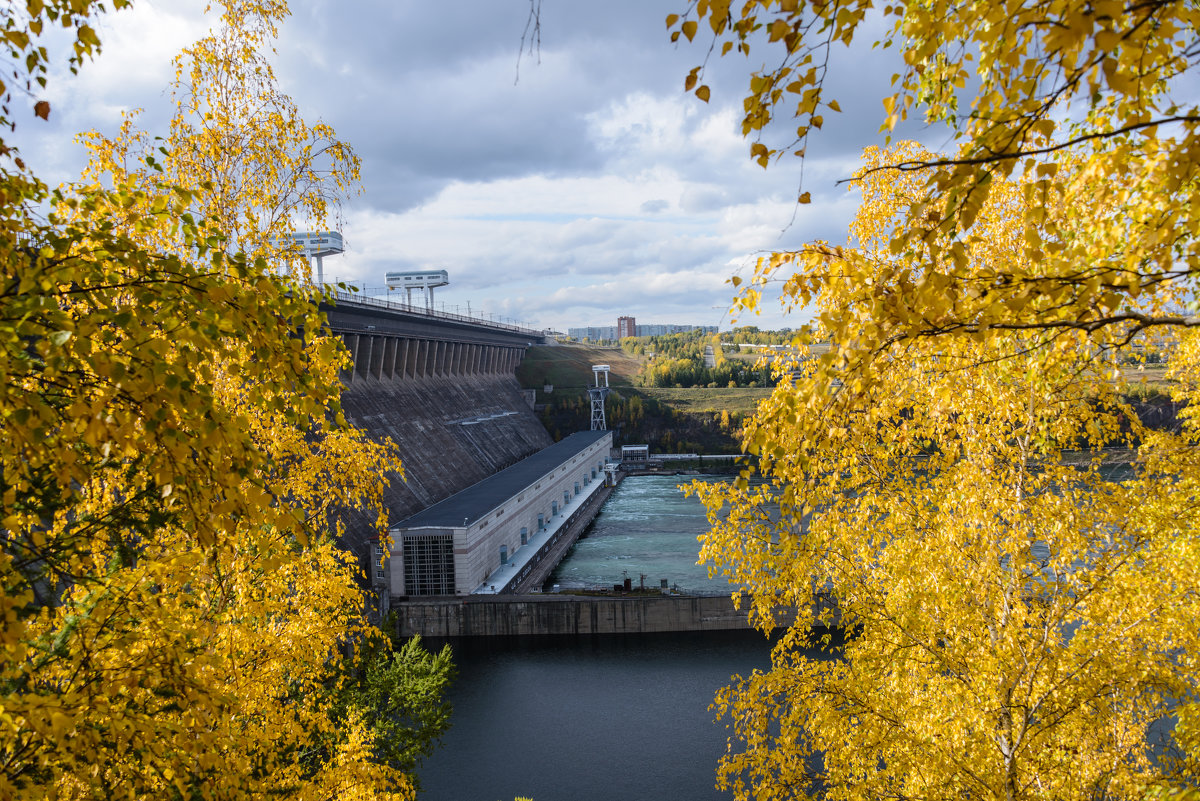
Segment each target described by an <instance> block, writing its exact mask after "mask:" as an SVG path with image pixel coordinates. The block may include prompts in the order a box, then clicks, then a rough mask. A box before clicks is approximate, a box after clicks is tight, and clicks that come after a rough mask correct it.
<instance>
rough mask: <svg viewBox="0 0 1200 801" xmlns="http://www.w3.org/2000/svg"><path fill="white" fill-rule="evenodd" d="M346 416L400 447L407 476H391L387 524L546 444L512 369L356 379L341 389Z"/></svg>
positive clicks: (373, 434) (546, 441) (547, 443)
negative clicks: (464, 373)
mask: <svg viewBox="0 0 1200 801" xmlns="http://www.w3.org/2000/svg"><path fill="white" fill-rule="evenodd" d="M342 409H343V412H344V413H345V415H346V419H347V420H348V421H349V422H350V423H351V424H353V425H354V426H356V427H358V428H361V429H363V430H364V431H366V432H367V433H368V434H369V435H370V436H371V437H372V438H374V439H383V438H387V439H390V440H391V441H393V442H395V443H396V445H397V446H398V447H399V449H400V454H401V459H402V461H403V464H404V471H405V474H406V479H405V480H400V479H399V477H397V476H392V477H391V478H392V481H391V486H390V487H389V488H388V490H387V493H386V503H387V507H388V511H389V514H390V516H391V519H392V520H393V521H398V520H402V519H403V518H406V517H408V516H409V515H412V514H415V513H416V512H419V511H420V510H422V509H424V508H426V507H427V506H430V505H432V504H434V503H437V502H438V501H440V500H443V499H445V498H448V497H450V496H451V495H453V494H454V493H456V492H458V491H459V490H461V489H464V488H466V487H469V486H471V485H472V484H474V483H476V482H478V481H482V480H483V479H485V478H487V477H488V476H490V475H492V474H493V473H496V472H498V471H500V470H502V469H504V468H505V467H508V466H509V465H511V464H514V463H515V462H517V461H519V460H521V459H523V458H525V457H526V456H528V455H529V454H531V453H533V452H535V451H537V450H539V449H541V448H544V447H546V446H548V445H550V444H552V440H551V438H550V435H549V434H548V433H546V429H545V428H544V427H543V426H542V424H541V421H539V420H538V419H537V416H536V415H534V413H533V410H532V409H531V408H530V407H529V404H528V403H527V401H526V399H525V396H524V395H523V394H522V392H521V389H520V387H519V386H518V384H517V380H516V378H515V377H514V376H513V375H512V374H511V373H509V374H497V373H492V374H475V375H430V376H420V377H415V378H412V377H406V378H403V379H401V378H383V379H376V378H373V377H372V378H359V379H357V380H355V381H354V382H352V383H350V384H348V385H347V386H346V387H345V389H344V391H343V392H342Z"/></svg>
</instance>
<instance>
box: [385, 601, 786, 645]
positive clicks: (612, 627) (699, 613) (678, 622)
mask: <svg viewBox="0 0 1200 801" xmlns="http://www.w3.org/2000/svg"><path fill="white" fill-rule="evenodd" d="M392 611H393V612H394V613H395V615H396V626H397V631H398V633H399V634H400V635H401V636H403V637H410V636H412V635H414V634H420V635H421V636H423V637H490V636H511V635H518V634H519V635H530V634H553V635H562V634H651V633H656V632H668V631H717V630H730V629H749V628H750V626H749V625H748V624H747V622H746V611H745V607H744V605H743V608H742V609H740V610H739V609H734V607H733V601H732V600H731V599H730V598H728V597H725V596H722V597H678V596H666V595H664V596H630V597H612V598H605V597H587V596H571V595H523V596H507V597H505V598H504V599H495V600H492V599H489V600H476V599H474V598H469V599H461V598H444V599H422V600H420V601H401V602H399V603H394V604H393V605H392ZM795 617H796V615H795V610H790V611H787V612H784V613H782V614H780V615H779V616H778V617H777V620H776V623H777V625H779V626H788V625H791V623H792V622H793V621H794V620H795Z"/></svg>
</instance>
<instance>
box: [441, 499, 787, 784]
mask: <svg viewBox="0 0 1200 801" xmlns="http://www.w3.org/2000/svg"><path fill="white" fill-rule="evenodd" d="M689 480H691V479H690V478H682V477H677V476H644V477H642V476H639V477H634V478H628V479H626V480H625V481H623V482H622V483H621V486H620V487H618V488H617V490H616V491H615V492H614V493H613V495H612V497H611V498H609V500H608V502H607V503H606V504H605V506H604V508H603V510H601V512H600V514H599V515H597V517H596V519H595V521H593V523H592V525H591V526H590V527H589V529H588V530H587V532H586V533H585V535H584V536H583V538H581V539H580V541H579V542H578V543H577V544H576V545H575V547H574V549H573V550H572V552H571V553H570V554H568V556H567V558H566V559H565V560H564V561H563V563H562V565H560V566H559V568H558V569H557V570H556V571H555V573H554V575H553V576H552V577H551V579H550V581H549V582H547V583H548V584H555V583H557V584H560V585H561V586H563V587H581V586H589V585H601V586H603V585H610V586H611V585H612V584H614V583H620V582H621V581H622V580H623V579H624V578H625V577H629V578H631V579H632V580H633V583H634V585H635V586H637V585H638V584H639V583H641V581H642V579H641V577H642V576H643V575H644V576H645V582H646V584H647V586H655V587H657V586H659V582H660V581H661V580H662V579H667V581H668V583H669V584H670V585H672V586H678V587H679V588H680V589H682V590H686V591H689V592H694V593H707V594H719V593H726V592H728V589H727V587H726V585H725V584H724V583H723V582H722V581H721V580H713V579H709V578H708V576H707V571H706V569H705V568H703V567H699V566H697V565H696V555H697V552H698V550H699V545H698V543H697V541H696V537H697V536H698V535H699V534H701V533H702V532H703V531H705V529H706V528H707V521H706V519H705V516H704V508H703V507H702V506H701V505H700V503H699V501H697V500H696V499H695V498H685V497H684V496H683V494H682V493H681V492H679V491H678V490H677V489H676V486H677V485H678V484H680V483H681V482H683V481H689ZM705 480H724V479H723V478H715V477H705ZM453 647H454V652H455V662H456V664H457V666H458V669H459V676H458V680H457V681H456V682H455V685H454V687H453V689H452V690H451V692H450V700H451V702H452V703H453V704H454V714H453V716H452V718H451V720H452V728H451V730H450V732H449V733H448V734H447V736H446V737H445V738H444V739H443V746H444V747H443V748H442V749H441V750H439V751H438V752H437V753H435V754H434V755H433V757H431V758H430V759H428V760H426V762H425V764H424V766H423V767H422V769H421V770H420V776H421V781H422V784H423V791H422V794H421V798H422V799H426V800H427V801H512V799H513V798H515V797H516V796H517V795H525V796H529V797H531V798H533V799H534V801H612V799H643V798H645V799H649V798H678V799H689V801H707V800H708V799H712V800H713V801H719V800H723V799H729V798H731V797H732V796H731V795H730V794H728V793H720V792H718V791H717V790H716V788H715V781H716V779H715V770H716V765H717V760H718V759H719V758H720V756H721V755H722V754H723V753H725V749H726V738H727V736H728V731H727V730H726V728H725V721H722V722H715V721H714V719H713V713H712V712H711V711H710V710H709V705H710V704H711V703H712V700H713V696H714V694H715V693H716V691H717V690H718V689H719V688H720V687H722V686H724V685H725V684H728V683H729V680H730V677H731V676H733V675H734V674H747V673H749V672H751V671H753V670H754V669H756V668H759V669H765V668H767V667H768V666H769V664H770V644H769V642H768V641H767V639H766V638H765V637H763V636H762V635H761V634H758V633H756V632H706V633H695V634H666V635H661V634H660V635H641V636H606V637H581V638H574V637H570V638H520V639H518V638H503V639H500V638H487V639H483V638H481V639H476V640H469V641H459V642H456V643H453Z"/></svg>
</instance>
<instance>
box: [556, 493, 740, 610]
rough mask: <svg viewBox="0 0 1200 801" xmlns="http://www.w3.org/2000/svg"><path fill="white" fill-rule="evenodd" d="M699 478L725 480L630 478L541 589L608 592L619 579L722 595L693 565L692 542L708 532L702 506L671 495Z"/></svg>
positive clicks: (717, 582) (695, 550)
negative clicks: (600, 590)
mask: <svg viewBox="0 0 1200 801" xmlns="http://www.w3.org/2000/svg"><path fill="white" fill-rule="evenodd" d="M697 478H699V479H700V480H702V481H708V482H713V481H728V480H729V478H728V477H726V476H633V477H631V478H627V479H625V480H624V481H622V482H621V485H620V486H619V487H617V489H616V491H615V492H613V494H612V497H610V498H609V499H608V501H607V502H606V503H605V504H604V508H603V509H602V510H601V511H600V514H598V515H597V516H596V519H595V520H593V521H592V524H591V526H589V527H588V529H587V531H585V532H584V533H583V536H582V537H580V539H579V541H578V542H576V543H575V546H574V547H573V548H572V549H571V551H570V552H569V553H568V554H567V556H566V558H565V559H564V560H563V561H562V563H561V564H560V565H559V566H558V567H557V568H556V569H555V571H554V573H552V574H551V576H550V579H549V580H548V581H547V582H546V589H547V590H549V589H551V588H552V587H553V585H555V584H558V585H559V586H560V587H561V588H562V589H579V588H585V587H608V588H610V589H611V587H612V585H613V584H620V583H622V582H623V581H624V579H625V578H629V579H631V580H632V581H633V586H634V587H637V586H639V585H640V584H641V583H642V581H643V576H644V577H645V578H644V581H645V585H646V586H647V587H655V588H657V587H659V586H660V581H661V580H662V579H666V580H667V583H668V586H670V587H678V588H679V590H680V591H682V592H685V593H691V594H696V595H728V594H729V592H730V589H731V588H730V586H729V584H728V583H727V582H726V581H725V580H724V579H722V578H716V579H710V578H709V577H708V568H707V567H702V566H700V565H697V564H696V560H697V559H698V557H699V553H700V543H699V542H698V541H697V539H696V538H697V537H698V536H700V535H701V534H703V533H704V532H705V531H707V530H708V520H707V518H706V517H705V514H704V506H703V505H702V504H701V503H700V501H699V500H697V499H696V498H688V497H685V496H684V494H683V493H682V492H681V491H679V490H678V489H676V488H677V487H678V486H679V485H680V484H684V483H690V482H691V481H693V480H694V479H697Z"/></svg>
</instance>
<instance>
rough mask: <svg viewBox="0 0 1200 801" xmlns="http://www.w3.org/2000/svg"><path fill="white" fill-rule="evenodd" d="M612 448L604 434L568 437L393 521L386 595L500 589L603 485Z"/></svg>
mask: <svg viewBox="0 0 1200 801" xmlns="http://www.w3.org/2000/svg"><path fill="white" fill-rule="evenodd" d="M611 447H612V432H611V431H581V432H578V433H575V434H572V435H570V436H569V437H567V438H566V439H563V440H562V441H561V442H557V443H555V444H554V445H551V446H550V447H548V448H544V449H542V450H541V451H539V452H538V453H535V454H534V455H532V456H530V457H528V458H526V459H523V460H522V461H520V462H518V463H516V464H514V465H512V466H511V467H508V468H506V469H504V470H501V471H500V472H499V473H497V474H495V475H494V476H490V477H489V478H486V479H484V480H483V481H481V482H479V483H478V484H475V485H473V486H471V487H468V488H467V489H465V490H462V491H461V492H458V493H456V494H454V495H452V496H450V497H449V498H447V499H446V500H444V501H441V502H440V503H436V504H434V505H433V506H431V507H429V508H428V509H425V510H423V511H421V512H418V513H417V514H415V515H413V516H412V517H410V518H408V519H406V520H404V521H402V522H401V523H399V524H398V525H396V526H394V527H393V528H392V529H391V536H392V545H391V550H390V558H389V559H388V564H387V568H386V572H387V575H388V579H389V584H390V587H391V594H392V596H393V597H400V596H407V597H411V596H422V595H469V594H471V593H474V592H489V591H490V592H496V591H497V590H498V589H499V590H501V591H502V590H503V582H504V581H507V577H508V576H510V575H512V574H513V573H514V567H517V566H519V563H520V561H521V560H522V559H528V558H529V557H531V556H532V555H533V551H534V549H535V548H537V547H539V546H540V545H541V544H543V543H544V542H545V540H546V539H547V537H548V536H549V535H550V534H551V533H552V532H554V531H555V530H556V529H557V528H558V527H559V526H561V525H562V524H563V522H564V520H565V518H566V516H567V514H568V512H569V511H570V510H573V509H576V508H578V507H579V505H580V504H582V503H584V502H585V501H586V500H587V498H589V497H590V496H591V495H592V494H594V493H595V492H597V491H599V490H600V488H601V487H602V486H603V485H604V479H605V473H604V463H605V461H606V460H607V458H608V455H609V451H610V449H611ZM497 577H499V578H497ZM496 581H500V582H501V586H500V587H499V588H497V586H496Z"/></svg>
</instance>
